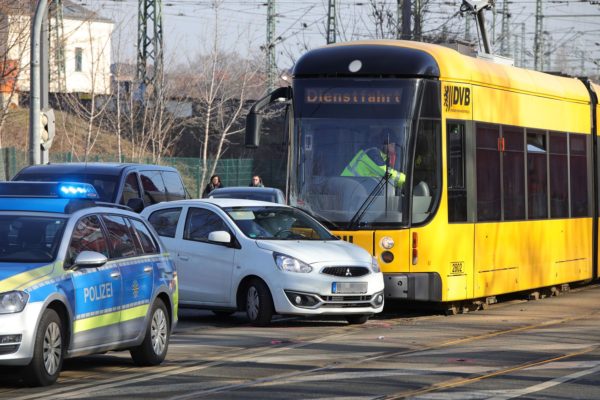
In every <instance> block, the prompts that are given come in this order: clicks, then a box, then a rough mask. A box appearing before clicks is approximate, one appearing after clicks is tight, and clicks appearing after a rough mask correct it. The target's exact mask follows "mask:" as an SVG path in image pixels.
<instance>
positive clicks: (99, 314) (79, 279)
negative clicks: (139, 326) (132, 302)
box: [65, 215, 122, 350]
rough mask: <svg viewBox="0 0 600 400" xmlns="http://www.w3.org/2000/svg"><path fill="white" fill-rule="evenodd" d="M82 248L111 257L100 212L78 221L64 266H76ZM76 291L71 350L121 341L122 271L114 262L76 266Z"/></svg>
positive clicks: (74, 270) (74, 273) (74, 280)
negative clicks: (96, 265) (93, 266)
mask: <svg viewBox="0 0 600 400" xmlns="http://www.w3.org/2000/svg"><path fill="white" fill-rule="evenodd" d="M82 251H95V252H98V253H101V254H104V255H105V256H106V257H109V256H110V254H109V250H108V241H107V238H106V235H105V232H104V230H103V228H102V224H101V222H100V219H99V217H98V216H97V215H89V216H86V217H83V218H81V219H80V220H79V221H77V223H76V224H75V227H74V229H73V232H72V234H71V239H70V242H69V248H68V250H67V257H66V260H65V264H66V265H65V266H66V267H70V266H73V264H74V261H75V259H76V258H77V256H78V255H79V254H80V253H81V252H82ZM71 280H72V283H73V290H74V293H75V296H74V304H73V305H72V306H73V316H74V318H73V326H72V332H73V340H72V347H71V348H72V349H73V350H75V349H81V348H88V347H96V346H99V345H103V344H107V343H113V342H115V341H118V340H120V338H121V330H120V320H121V304H122V303H121V300H122V299H121V294H122V293H121V289H122V283H121V273H120V271H119V267H118V266H117V265H116V264H115V263H111V262H108V263H106V264H105V265H103V266H101V267H97V268H77V267H76V266H75V268H74V269H73V272H72V274H71Z"/></svg>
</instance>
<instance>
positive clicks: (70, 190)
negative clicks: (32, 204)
mask: <svg viewBox="0 0 600 400" xmlns="http://www.w3.org/2000/svg"><path fill="white" fill-rule="evenodd" d="M0 197H22V198H31V197H35V198H55V199H56V198H63V199H88V200H96V199H98V198H99V196H98V193H97V192H96V189H94V186H92V185H90V184H89V183H80V182H60V183H57V182H23V181H19V182H2V183H0Z"/></svg>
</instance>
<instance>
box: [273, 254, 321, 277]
mask: <svg viewBox="0 0 600 400" xmlns="http://www.w3.org/2000/svg"><path fill="white" fill-rule="evenodd" d="M273 258H274V259H275V264H276V265H277V268H279V269H280V270H282V271H286V272H300V273H304V274H307V273H309V272H311V271H312V267H311V266H310V265H308V264H307V263H305V262H302V261H300V260H298V259H296V258H294V257H290V256H286V255H285V254H279V253H273Z"/></svg>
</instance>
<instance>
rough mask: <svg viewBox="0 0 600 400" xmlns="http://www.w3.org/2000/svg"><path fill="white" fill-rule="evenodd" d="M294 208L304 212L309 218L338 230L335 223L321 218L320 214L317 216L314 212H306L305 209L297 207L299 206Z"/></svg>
mask: <svg viewBox="0 0 600 400" xmlns="http://www.w3.org/2000/svg"><path fill="white" fill-rule="evenodd" d="M296 208H298V209H300V210H302V211H304V212H305V213H307V214H308V215H310V216H311V217H313V218H314V219H316V220H317V221H319V222H324V223H326V224H328V225H330V226H331V227H332V228H334V229H339V228H340V226H339V225H338V224H336V223H335V222H333V221H331V220H328V219H327V218H325V217H324V216H322V215H321V214H319V213H317V212H314V211H312V210H307V209H306V208H304V207H299V206H296Z"/></svg>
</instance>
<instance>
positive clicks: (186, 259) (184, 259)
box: [179, 256, 190, 261]
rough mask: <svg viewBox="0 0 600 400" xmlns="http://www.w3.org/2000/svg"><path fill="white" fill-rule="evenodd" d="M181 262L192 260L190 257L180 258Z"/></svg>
mask: <svg viewBox="0 0 600 400" xmlns="http://www.w3.org/2000/svg"><path fill="white" fill-rule="evenodd" d="M179 259H180V260H183V261H188V260H189V259H190V258H189V257H188V256H179Z"/></svg>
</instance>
